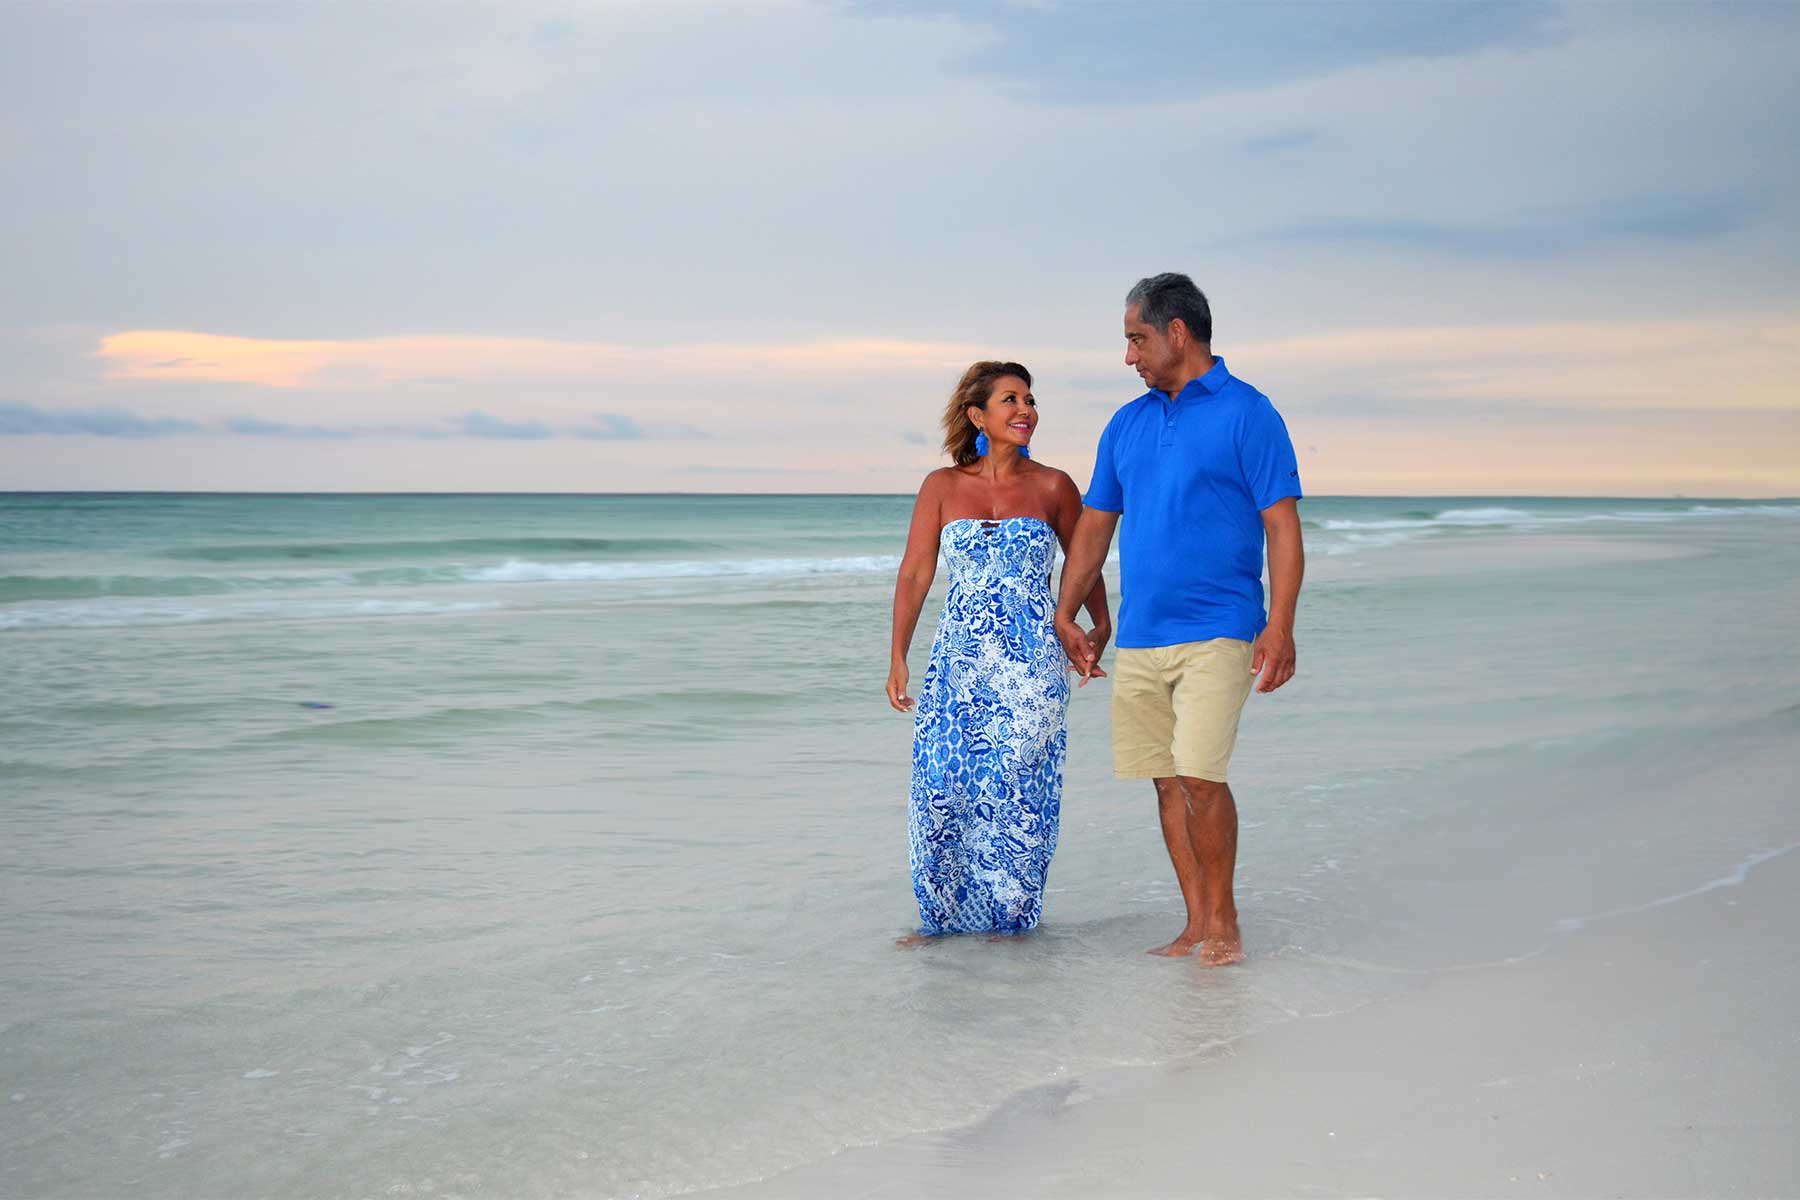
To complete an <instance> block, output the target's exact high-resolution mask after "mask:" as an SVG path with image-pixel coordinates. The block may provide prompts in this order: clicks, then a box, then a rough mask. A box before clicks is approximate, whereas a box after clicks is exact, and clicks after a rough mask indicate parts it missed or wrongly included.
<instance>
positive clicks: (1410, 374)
mask: <svg viewBox="0 0 1800 1200" xmlns="http://www.w3.org/2000/svg"><path fill="white" fill-rule="evenodd" d="M1226 359H1227V361H1228V362H1229V363H1231V364H1232V368H1233V370H1234V371H1242V372H1244V374H1245V375H1246V376H1247V377H1248V378H1250V379H1251V380H1252V381H1253V382H1255V383H1256V384H1257V386H1258V387H1262V388H1263V389H1264V390H1265V391H1267V392H1268V393H1269V394H1270V395H1271V396H1272V397H1274V398H1275V400H1276V403H1277V404H1279V405H1282V406H1283V409H1284V411H1286V409H1287V407H1288V406H1289V405H1290V404H1294V405H1297V406H1299V407H1300V408H1302V409H1309V410H1312V411H1316V412H1321V413H1324V412H1330V411H1333V410H1336V411H1342V412H1355V413H1363V414H1367V415H1369V416H1383V415H1394V416H1407V417H1409V418H1411V419H1414V420H1417V421H1418V422H1419V423H1420V425H1421V428H1429V427H1430V424H1431V421H1432V419H1433V416H1432V411H1431V410H1432V409H1433V408H1434V407H1435V408H1436V410H1437V411H1436V416H1437V417H1439V418H1441V417H1443V416H1445V415H1447V413H1448V411H1449V410H1451V409H1454V410H1455V411H1456V412H1457V414H1458V415H1459V416H1466V415H1475V414H1478V413H1485V414H1487V415H1489V416H1493V417H1496V418H1500V419H1505V417H1507V416H1508V415H1510V418H1511V419H1512V420H1514V421H1516V422H1518V423H1519V424H1520V425H1522V426H1523V425H1530V424H1534V423H1536V422H1538V421H1541V420H1542V417H1543V414H1544V413H1545V412H1546V411H1547V410H1548V411H1556V412H1560V413H1564V414H1572V413H1576V412H1581V411H1586V412H1589V413H1597V412H1607V413H1618V412H1622V411H1641V410H1647V409H1657V410H1663V411H1687V412H1691V413H1696V414H1707V413H1721V412H1725V411H1737V412H1748V411H1757V412H1763V413H1779V412H1795V411H1800V391H1797V390H1796V389H1795V387H1794V380H1796V379H1800V314H1788V315H1785V316H1772V315H1768V314H1757V315H1722V316H1717V317H1712V318H1708V319H1700V320H1676V319H1667V320H1651V321H1564V322H1540V323H1527V324H1513V325H1499V324H1495V325H1471V326H1442V327H1431V326H1421V327H1410V328H1399V329H1381V328H1372V327H1371V328H1363V329H1344V330H1337V331H1334V332H1332V333H1329V334H1323V335H1318V336H1311V337H1301V338H1286V339H1278V340H1272V341H1265V342H1254V343H1247V344H1244V345H1241V346H1234V347H1232V348H1231V349H1230V350H1229V352H1227V354H1226ZM1351 388H1353V389H1354V391H1350V390H1348V389H1351Z"/></svg>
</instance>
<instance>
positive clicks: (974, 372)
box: [944, 360, 1031, 467]
mask: <svg viewBox="0 0 1800 1200" xmlns="http://www.w3.org/2000/svg"><path fill="white" fill-rule="evenodd" d="M1009 375H1013V376H1017V377H1018V378H1020V379H1023V380H1024V381H1025V386H1026V387H1030V386H1031V372H1030V371H1027V370H1026V369H1025V368H1024V367H1022V366H1020V365H1019V364H1018V363H1016V362H994V361H991V360H989V361H983V362H978V363H976V364H975V365H974V366H972V367H970V368H969V369H968V370H966V371H964V372H963V376H962V378H961V379H960V380H958V381H957V384H956V390H955V391H954V392H952V393H950V403H949V404H947V405H945V406H944V452H945V453H946V454H948V455H949V456H950V461H951V462H953V463H955V464H956V465H957V466H959V467H966V466H968V465H969V464H970V463H972V462H974V461H975V460H976V459H978V458H980V457H981V455H979V454H977V453H975V435H976V433H978V432H979V431H978V430H977V429H976V428H975V425H974V422H972V421H970V420H969V413H968V410H969V409H971V408H986V407H987V402H988V398H989V397H991V396H992V395H993V394H994V384H995V383H997V382H998V381H1000V380H1002V379H1005V378H1006V377H1007V376H1009Z"/></svg>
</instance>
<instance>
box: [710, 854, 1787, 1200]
mask: <svg viewBox="0 0 1800 1200" xmlns="http://www.w3.org/2000/svg"><path fill="white" fill-rule="evenodd" d="M1797 848H1800V847H1796V846H1795V845H1789V846H1787V847H1786V848H1784V849H1782V850H1778V851H1773V852H1770V853H1769V854H1768V855H1767V856H1766V857H1765V858H1764V860H1763V861H1761V862H1758V863H1755V864H1754V865H1749V864H1738V867H1737V869H1736V870H1730V869H1728V870H1725V871H1723V872H1721V873H1719V874H1718V875H1717V876H1715V878H1714V879H1713V880H1711V881H1709V882H1708V883H1707V884H1701V885H1699V886H1697V887H1695V888H1694V889H1692V890H1691V891H1690V892H1689V893H1688V894H1686V895H1682V896H1673V897H1664V898H1659V899H1658V900H1656V901H1652V902H1649V903H1646V904H1644V905H1642V906H1640V907H1639V908H1637V909H1635V910H1632V911H1628V912H1624V913H1616V914H1599V915H1595V916H1592V917H1589V918H1587V919H1586V924H1585V926H1583V927H1581V928H1572V929H1569V930H1567V931H1564V932H1554V931H1553V932H1551V933H1550V934H1549V935H1548V936H1549V944H1548V945H1547V946H1546V947H1545V948H1544V949H1543V950H1542V951H1541V952H1534V953H1530V954H1527V955H1524V956H1521V957H1519V958H1516V959H1513V960H1511V961H1505V962H1497V963H1485V964H1476V965H1471V966H1466V967H1451V968H1439V969H1438V970H1437V971H1435V972H1432V973H1430V974H1429V975H1422V976H1421V982H1420V985H1419V986H1418V987H1416V988H1413V989H1410V990H1407V991H1404V992H1401V993H1399V994H1397V995H1393V996H1389V997H1386V998H1383V999H1380V1000H1376V1001H1373V1002H1370V1003H1368V1004H1366V1005H1363V1006H1360V1007H1357V1008H1354V1009H1350V1010H1347V1011H1344V1012H1338V1013H1332V1014H1327V1015H1321V1016H1314V1017H1302V1018H1299V1019H1296V1020H1294V1021H1291V1022H1288V1023H1285V1024H1283V1025H1280V1026H1276V1027H1274V1028H1271V1029H1265V1030H1261V1031H1258V1032H1254V1033H1250V1034H1248V1035H1246V1036H1245V1037H1243V1038H1241V1039H1238V1040H1236V1041H1234V1042H1232V1043H1230V1044H1228V1045H1226V1046H1223V1047H1218V1048H1215V1049H1213V1050H1211V1051H1206V1052H1202V1053H1201V1054H1199V1055H1196V1056H1194V1057H1192V1058H1188V1059H1185V1060H1181V1061H1179V1062H1173V1063H1168V1064H1164V1065H1160V1066H1152V1067H1118V1068H1111V1069H1107V1070H1103V1071H1099V1072H1095V1073H1092V1074H1088V1075H1082V1076H1078V1077H1076V1078H1074V1079H1071V1080H1069V1081H1067V1082H1061V1083H1053V1084H1047V1085H1042V1086H1039V1087H1036V1088H1031V1089H1028V1090H1026V1091H1024V1092H1021V1093H1019V1094H1018V1095H1016V1096H1015V1097H1014V1098H1013V1099H1012V1100H1011V1101H1009V1102H1008V1103H1007V1104H1005V1105H1003V1106H1002V1107H1001V1108H1000V1109H999V1110H997V1111H996V1112H995V1113H993V1114H992V1115H991V1116H989V1117H988V1118H986V1119H985V1120H982V1121H980V1122H977V1123H976V1124H973V1125H968V1126H964V1127H961V1128H958V1129H953V1130H948V1131H943V1132H938V1133H930V1134H918V1135H913V1136H910V1137H906V1138H902V1139H898V1140H896V1141H893V1142H889V1143H885V1144H880V1145H875V1146H866V1147H859V1148H855V1149H849V1150H845V1151H842V1152H840V1153H839V1154H837V1155H834V1156H833V1157H831V1158H829V1159H825V1160H822V1161H819V1162H815V1163H812V1164H808V1165H806V1166H803V1167H799V1168H796V1169H794V1170H791V1171H788V1172H785V1173H782V1174H779V1175H775V1176H772V1177H770V1178H768V1179H765V1180H762V1181H759V1182H756V1183H751V1184H745V1185H741V1186H737V1187H730V1188H722V1189H716V1190H708V1191H703V1192H700V1193H695V1194H698V1195H704V1196H707V1197H719V1198H721V1200H724V1198H730V1200H753V1198H759V1197H769V1198H773V1197H791V1196H828V1195H829V1196H858V1197H869V1198H885V1197H903V1196H917V1195H941V1194H949V1193H950V1192H951V1191H952V1190H955V1191H962V1190H965V1189H975V1190H980V1189H986V1188H1001V1187H1006V1186H1011V1187H1015V1188H1016V1187H1018V1186H1019V1185H1021V1184H1028V1185H1029V1187H1030V1194H1032V1195H1036V1196H1049V1197H1060V1196H1067V1197H1081V1196H1095V1195H1106V1196H1109V1197H1112V1196H1117V1197H1163V1196H1172V1195H1176V1194H1180V1195H1184V1196H1221V1197H1226V1196H1244V1195H1270V1196H1274V1195H1322V1196H1366V1195H1383V1196H1392V1195H1399V1196H1408V1195H1413V1196H1495V1195H1531V1196H1594V1195H1607V1196H1669V1195H1681V1196H1689V1195H1692V1196H1700V1195H1705V1196H1769V1195H1791V1194H1794V1191H1795V1189H1796V1187H1797V1186H1800V1138H1797V1137H1796V1134H1797V1133H1800V1127H1797V1119H1800V1101H1797V1098H1796V1084H1800V1030H1797V1029H1796V1026H1795V1022H1794V1018H1793V1014H1794V1013H1796V1012H1800V970H1796V969H1795V967H1796V964H1795V963H1794V962H1793V956H1792V953H1791V951H1787V952H1786V953H1782V951H1785V950H1786V943H1785V942H1784V941H1782V940H1781V937H1780V934H1779V931H1778V930H1777V929H1776V928H1775V927H1774V920H1773V918H1774V916H1775V914H1779V913H1782V912H1789V911H1793V910H1794V908H1795V907H1796V905H1797V904H1800V854H1796V853H1793V851H1794V850H1796V849H1797ZM1740 873H1741V877H1742V878H1741V882H1739V881H1738V880H1737V878H1734V876H1737V875H1739V874H1740ZM1758 917H1760V918H1761V919H1760V920H1759V919H1756V918H1758ZM1240 969H1241V968H1240ZM1252 969H1253V964H1252ZM1720 978H1729V979H1735V980H1738V981H1740V983H1741V986H1738V987H1733V988H1723V987H1717V986H1714V984H1715V982H1716V981H1717V980H1719V979H1720Z"/></svg>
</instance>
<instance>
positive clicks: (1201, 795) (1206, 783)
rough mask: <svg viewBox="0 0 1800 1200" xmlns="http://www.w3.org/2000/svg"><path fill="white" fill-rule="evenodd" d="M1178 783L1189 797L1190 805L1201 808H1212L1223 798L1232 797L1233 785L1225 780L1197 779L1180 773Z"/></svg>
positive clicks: (1177, 778)
mask: <svg viewBox="0 0 1800 1200" xmlns="http://www.w3.org/2000/svg"><path fill="white" fill-rule="evenodd" d="M1175 782H1176V784H1177V785H1178V786H1179V787H1180V789H1181V793H1182V795H1183V796H1184V797H1186V799H1187V803H1188V807H1189V808H1195V809H1201V808H1211V807H1212V806H1213V805H1215V804H1217V803H1219V802H1220V801H1222V800H1229V799H1231V785H1230V784H1228V783H1226V782H1225V781H1224V780H1213V779H1196V778H1195V777H1194V776H1192V775H1178V776H1176V777H1175Z"/></svg>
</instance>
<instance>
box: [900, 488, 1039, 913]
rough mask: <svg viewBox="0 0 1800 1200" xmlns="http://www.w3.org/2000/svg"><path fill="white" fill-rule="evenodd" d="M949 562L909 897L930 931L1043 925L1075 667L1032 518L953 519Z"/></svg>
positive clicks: (917, 794) (924, 722)
mask: <svg viewBox="0 0 1800 1200" xmlns="http://www.w3.org/2000/svg"><path fill="white" fill-rule="evenodd" d="M938 549H939V552H940V554H941V555H942V556H943V560H944V562H945V564H946V565H947V566H948V568H949V575H950V590H949V594H948V595H946V596H945V598H944V611H943V615H942V616H941V617H940V618H939V620H938V631H937V637H936V638H935V639H934V640H933V641H932V644H931V664H930V666H928V667H927V668H926V670H925V680H924V683H923V685H922V686H921V687H920V688H919V696H918V706H917V715H916V717H915V724H914V733H913V768H912V804H911V818H910V821H909V833H910V840H911V859H912V879H913V892H914V894H915V895H916V896H917V897H918V901H919V929H920V932H921V933H925V934H939V933H973V932H978V931H996V932H1006V933H1022V932H1024V931H1025V930H1027V929H1030V928H1032V927H1033V926H1035V925H1036V924H1037V923H1038V917H1039V916H1040V915H1041V912H1042V909H1043V895H1044V880H1045V877H1046V876H1047V875H1048V873H1049V870H1050V857H1051V855H1053V854H1055V853H1056V835H1057V821H1058V816H1059V812H1060V808H1061V802H1062V768H1063V749H1064V741H1065V731H1064V726H1063V718H1064V714H1065V712H1066V711H1067V709H1068V703H1069V677H1068V660H1067V659H1066V658H1064V656H1063V650H1062V644H1061V643H1060V642H1059V641H1058V640H1057V637H1056V627H1055V615H1056V604H1055V601H1054V600H1053V599H1052V598H1051V595H1050V569H1051V567H1052V566H1053V565H1054V564H1055V561H1056V535H1055V532H1054V531H1053V530H1052V529H1051V528H1050V526H1049V525H1048V524H1046V523H1045V522H1043V521H1041V520H1039V519H1038V518H1036V517H1009V518H1007V519H1005V520H1002V521H983V520H978V519H975V518H965V519H962V520H957V521H951V522H950V523H949V524H947V525H945V526H944V529H943V532H942V533H941V534H939V536H938Z"/></svg>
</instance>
